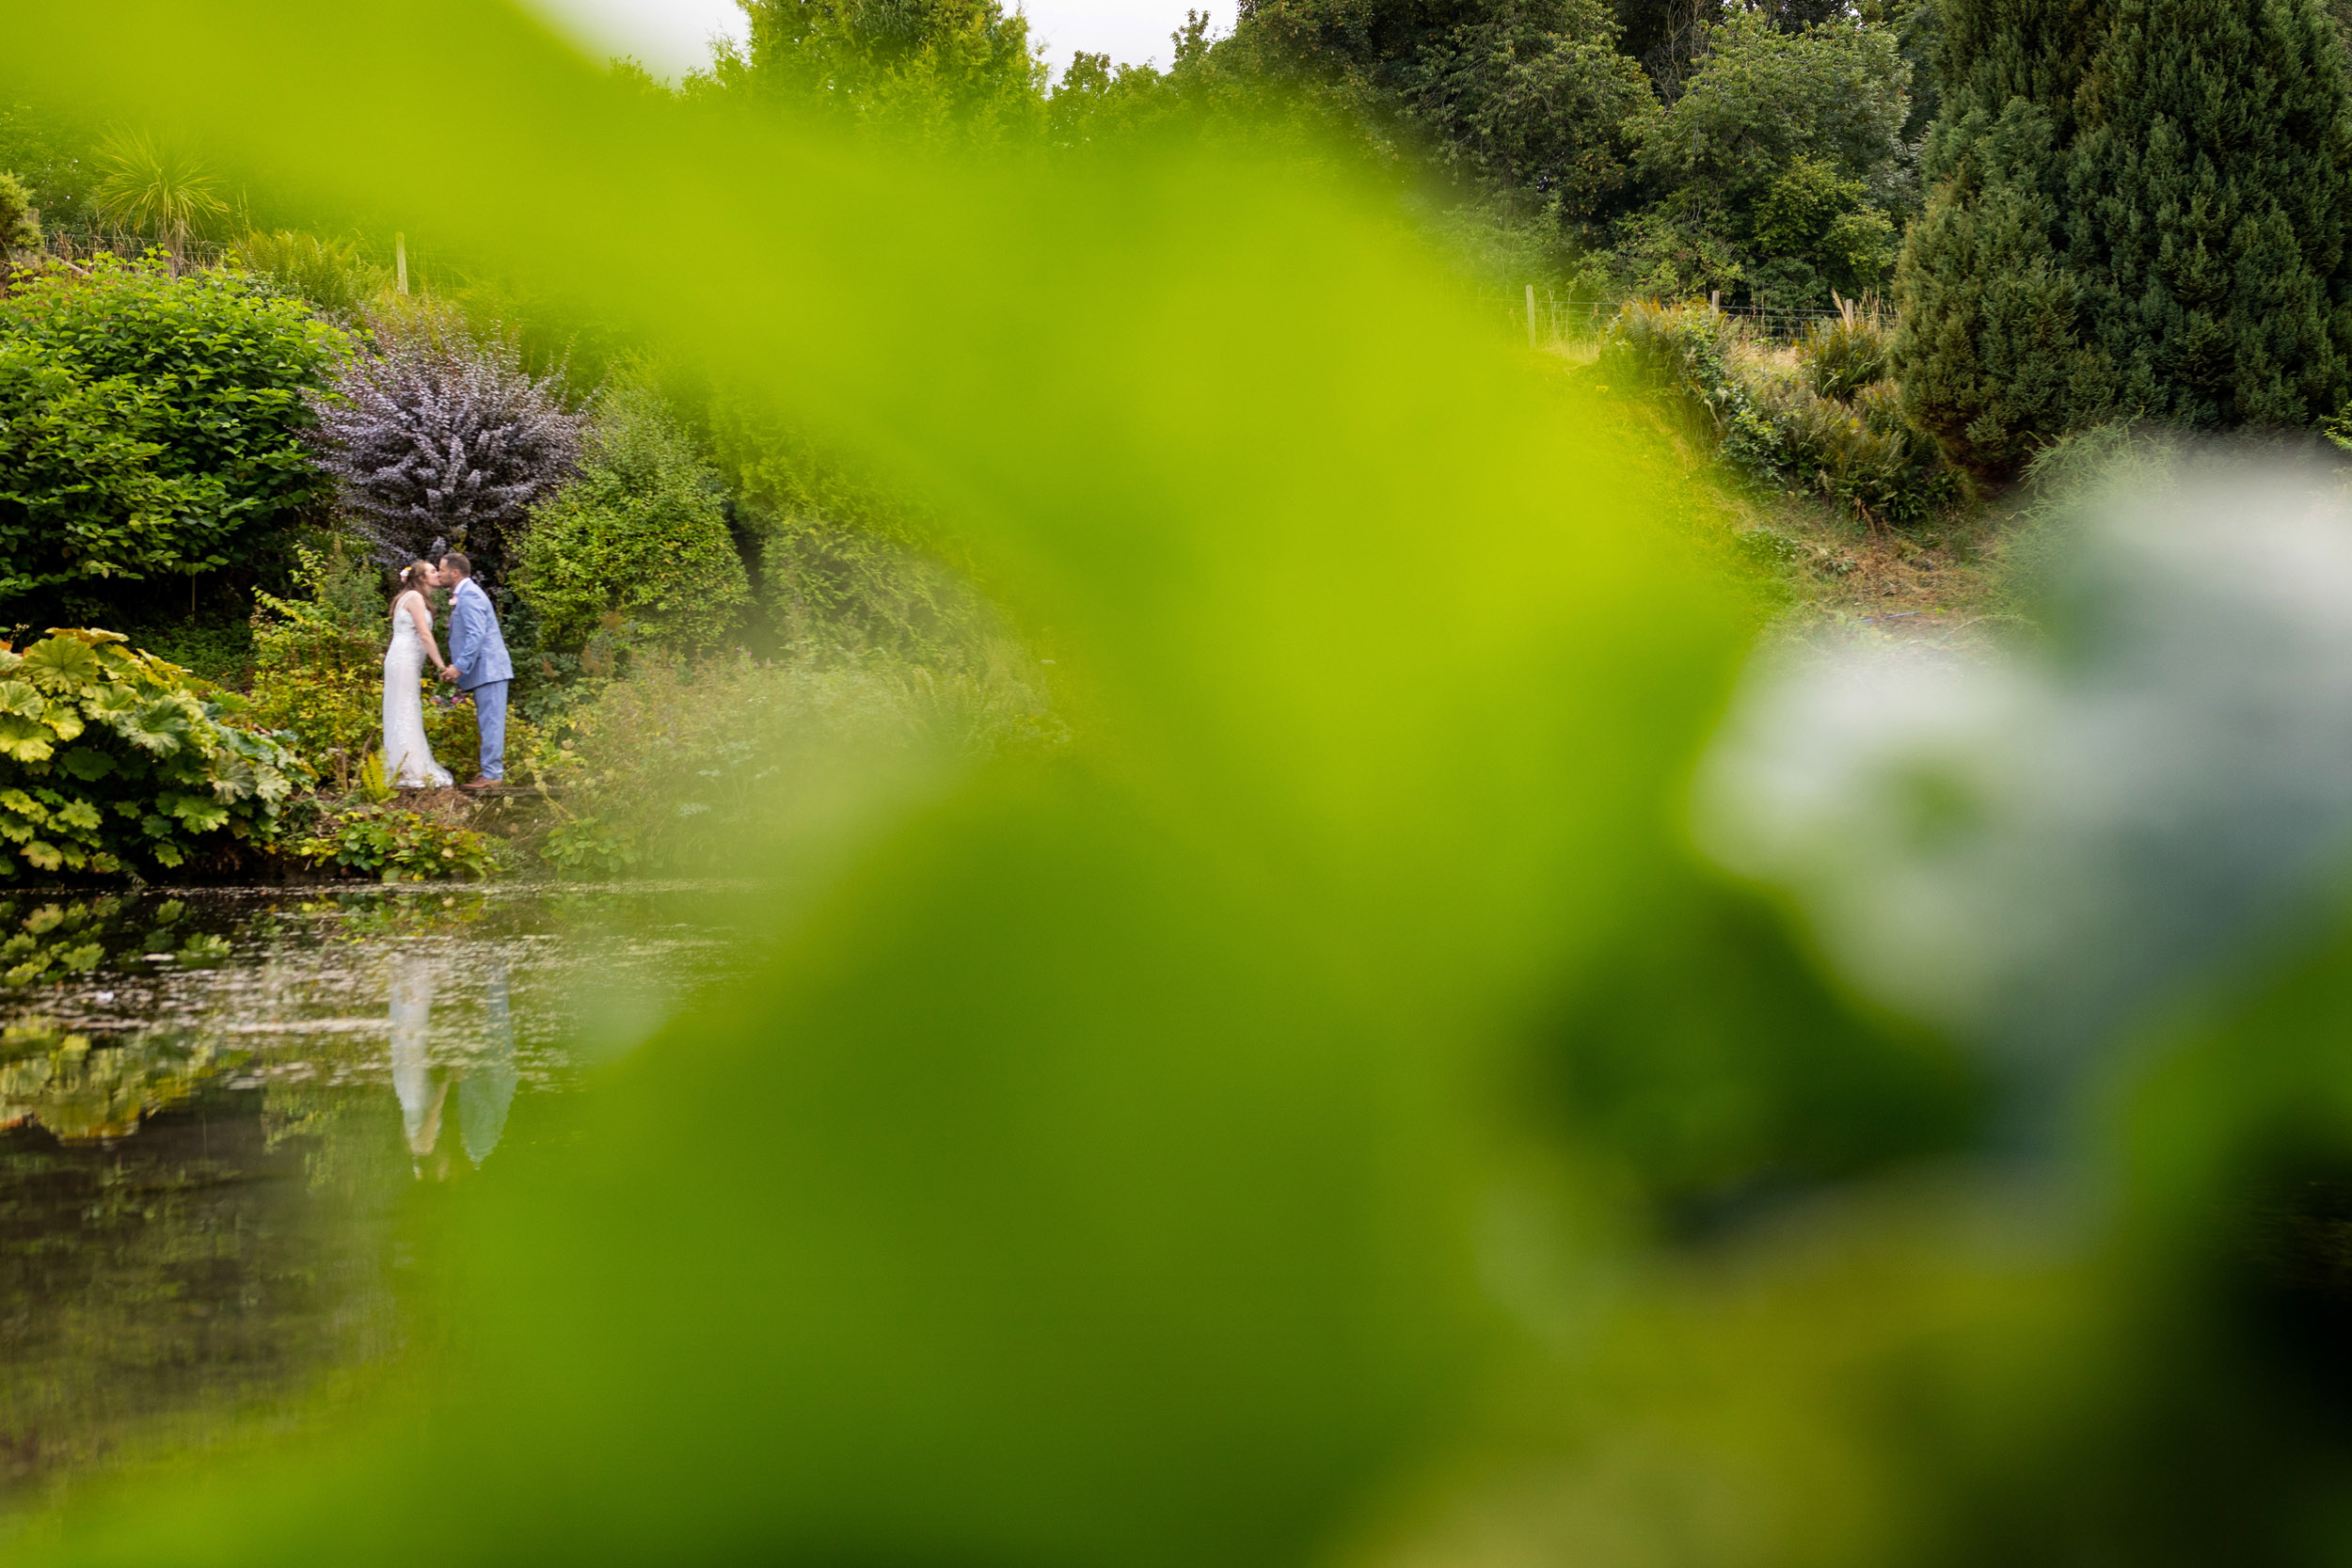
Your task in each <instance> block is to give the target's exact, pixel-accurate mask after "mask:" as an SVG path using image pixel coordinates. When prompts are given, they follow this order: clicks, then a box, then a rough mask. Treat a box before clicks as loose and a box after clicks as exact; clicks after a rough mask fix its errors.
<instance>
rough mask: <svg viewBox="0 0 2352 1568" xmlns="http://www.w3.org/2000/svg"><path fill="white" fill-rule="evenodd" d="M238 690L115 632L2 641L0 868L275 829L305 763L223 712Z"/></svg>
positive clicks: (195, 852)
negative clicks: (222, 694) (9, 644)
mask: <svg viewBox="0 0 2352 1568" xmlns="http://www.w3.org/2000/svg"><path fill="white" fill-rule="evenodd" d="M233 702H234V700H233V699H227V700H222V699H213V698H208V697H207V696H206V695H205V694H204V693H203V691H202V690H201V689H199V685H198V683H196V682H195V681H193V680H191V679H190V678H189V676H188V673H187V672H186V671H184V670H182V669H180V668H179V667H178V666H177V665H172V664H167V663H165V662H164V661H163V660H161V659H157V658H151V657H148V656H146V655H144V654H139V653H135V652H133V651H132V650H131V649H130V648H129V647H127V646H125V645H124V640H123V639H122V638H121V637H120V636H119V635H117V634H116V633H114V632H108V631H58V632H55V633H53V634H51V635H50V636H49V637H47V638H44V639H43V640H42V641H39V642H36V643H34V644H33V645H32V646H31V647H29V648H27V649H25V650H24V652H23V653H21V654H20V653H15V652H12V651H0V845H4V847H0V878H6V879H13V878H16V877H18V876H21V875H23V874H24V871H25V870H26V869H29V870H31V871H33V872H39V873H56V872H59V871H72V872H95V873H99V874H102V875H115V874H119V873H123V872H131V873H144V872H151V871H154V870H157V869H163V870H169V869H172V868H174V867H177V866H181V865H183V864H185V863H187V862H188V861H189V860H190V859H192V858H194V857H196V856H199V855H202V854H205V853H207V852H208V851H216V850H218V849H221V848H225V847H230V846H234V845H253V846H257V847H259V846H267V845H269V844H270V843H272V842H273V841H274V840H275V839H276V838H277V836H278V829H279V808H280V807H281V806H282V805H283V804H284V803H285V801H286V799H287V797H288V796H290V795H291V794H292V793H293V792H294V784H295V781H296V779H297V778H298V777H300V776H301V775H302V773H303V772H304V769H303V768H302V765H301V763H300V762H299V761H298V760H297V759H296V758H295V756H294V753H293V752H290V751H288V750H287V749H286V747H285V746H284V745H282V744H280V742H279V741H278V739H277V738H275V737H273V736H264V735H258V734H255V733H252V732H251V731H249V730H246V729H244V728H240V727H238V726H236V725H233V724H230V723H228V722H225V720H226V719H227V718H228V717H230V708H231V705H232V703H233ZM20 861H21V862H22V865H20V863H19V862H20Z"/></svg>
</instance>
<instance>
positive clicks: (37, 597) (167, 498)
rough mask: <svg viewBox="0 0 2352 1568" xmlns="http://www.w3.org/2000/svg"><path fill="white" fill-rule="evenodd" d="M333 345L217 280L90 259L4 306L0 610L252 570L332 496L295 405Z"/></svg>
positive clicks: (300, 404)
mask: <svg viewBox="0 0 2352 1568" xmlns="http://www.w3.org/2000/svg"><path fill="white" fill-rule="evenodd" d="M344 342H345V340H344V338H343V335H342V333H341V332H339V331H338V330H336V329H335V328H334V327H331V326H328V325H325V324H323V323H320V322H317V321H314V320H313V319H311V317H310V314H309V312H308V311H306V310H305V309H303V307H302V306H301V305H300V304H299V303H298V302H296V301H294V300H288V299H281V298H278V297H276V296H275V295H274V294H272V293H268V292H266V291H264V290H262V289H261V288H259V287H257V286H256V285H255V284H254V283H253V282H252V281H251V280H249V279H247V278H246V277H243V276H241V275H239V274H235V273H230V272H207V273H199V274H193V275H190V276H187V277H172V276H171V274H170V271H169V269H168V268H167V267H165V266H162V265H151V264H145V263H127V262H117V261H113V260H112V259H111V258H103V257H102V258H101V259H100V260H99V261H97V262H95V263H94V264H93V266H92V269H91V273H90V276H89V277H87V278H76V277H72V275H70V274H65V273H57V272H51V273H42V274H39V275H36V276H34V277H32V278H31V279H30V281H29V282H28V283H27V284H26V285H25V286H24V288H22V289H20V290H19V291H18V292H17V293H14V294H12V295H10V296H8V298H6V299H0V606H8V605H14V604H21V603H24V601H32V602H33V604H35V605H36V606H38V607H40V608H41V609H42V610H47V609H49V608H50V607H56V606H61V607H67V608H80V607H87V606H101V605H103V606H107V607H112V606H114V605H116V604H118V603H119V602H120V601H121V600H122V599H123V597H124V593H125V591H124V587H123V585H124V584H126V583H130V582H139V581H145V580H150V579H155V578H171V577H175V576H181V577H185V576H194V575H197V574H200V573H204V572H211V571H215V570H218V569H219V568H221V567H223V566H226V565H228V564H230V562H239V561H242V562H252V561H255V560H258V559H260V558H261V557H262V556H263V555H264V554H266V552H268V551H269V550H270V549H272V548H273V547H274V546H276V545H277V543H278V540H279V539H280V538H282V536H283V535H284V533H285V532H286V531H287V530H289V529H291V528H292V527H294V525H295V524H296V523H297V522H299V521H300V520H301V519H302V518H304V517H305V516H306V515H310V513H311V512H312V511H313V510H314V509H315V508H316V507H318V506H319V505H321V504H323V503H324V502H325V501H326V499H328V498H329V497H330V496H331V494H332V488H331V486H330V484H329V483H328V482H327V481H326V478H325V477H324V476H323V475H322V474H321V473H320V471H319V470H318V468H317V467H316V466H315V465H314V464H313V463H312V461H311V458H310V451H309V450H308V448H307V447H306V446H305V443H304V436H305V434H306V433H307V432H308V431H309V429H310V424H311V415H310V405H309V404H308V403H307V401H306V399H305V394H306V393H307V392H309V391H310V390H311V389H313V388H317V387H319V386H321V385H323V380H324V373H325V371H326V367H327V366H328V364H329V363H330V362H331V361H332V360H333V359H334V358H335V357H336V356H338V355H339V354H340V353H341V352H342V349H343V346H344Z"/></svg>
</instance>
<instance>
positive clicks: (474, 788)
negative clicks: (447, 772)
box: [457, 776, 506, 795]
mask: <svg viewBox="0 0 2352 1568" xmlns="http://www.w3.org/2000/svg"><path fill="white" fill-rule="evenodd" d="M505 782H506V781H505V780H504V779H485V778H481V777H478V776H477V777H475V778H470V779H468V780H467V781H466V782H465V783H464V784H459V785H458V786H457V787H458V788H460V789H462V790H464V791H465V792H466V793H467V794H469V795H479V794H481V793H482V792H483V791H484V790H485V789H496V788H497V787H498V786H499V785H501V784H504V783H505Z"/></svg>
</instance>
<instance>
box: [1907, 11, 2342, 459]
mask: <svg viewBox="0 0 2352 1568" xmlns="http://www.w3.org/2000/svg"><path fill="white" fill-rule="evenodd" d="M1946 18H1947V33H1946V38H1945V42H1944V56H1943V59H1942V62H1941V65H1942V71H1941V76H1942V81H1943V86H1944V91H1945V95H1946V96H1945V101H1944V106H1943V107H1944V113H1943V116H1942V118H1941V119H1940V120H1939V121H1938V123H1937V125H1936V127H1935V130H1934V132H1933V133H1932V135H1931V138H1930V144H1929V150H1928V159H1927V173H1928V177H1929V179H1930V180H1931V182H1932V185H1931V194H1930V198H1929V201H1928V209H1927V212H1926V213H1925V214H1923V215H1922V217H1921V218H1920V220H1919V222H1918V223H1917V224H1916V225H1915V227H1914V230H1913V232H1912V234H1911V237H1910V240H1909V242H1908V243H1907V244H1906V245H1905V247H1904V253H1903V257H1902V261H1901V264H1900V266H1899V270H1898V275H1897V285H1896V286H1897V292H1898V294H1899V298H1900V301H1901V304H1902V307H1903V316H1904V327H1903V331H1902V334H1901V336H1900V339H1899V343H1898V356H1899V365H1900V368H1901V371H1902V375H1903V387H1904V401H1905V404H1906V406H1907V407H1908V408H1909V409H1910V410H1911V412H1912V415H1913V417H1914V418H1915V420H1918V422H1919V423H1920V424H1921V425H1922V426H1923V427H1924V428H1926V429H1928V430H1930V431H1931V432H1932V433H1933V434H1934V435H1935V436H1936V438H1937V439H1938V440H1939V441H1940V442H1941V443H1942V444H1943V446H1944V447H1945V450H1946V451H1947V453H1949V454H1950V455H1951V456H1952V458H1953V459H1954V460H1955V461H1956V462H1959V463H1960V464H1962V465H1963V466H1964V467H1968V468H1969V469H1971V470H1973V471H1975V472H1977V473H1979V474H1980V475H1984V476H1987V477H1992V478H2003V477H2007V476H2009V475H2010V474H2013V473H2014V472H2015V471H2016V470H2017V468H2018V467H2020V466H2021V465H2022V464H2023V463H2024V461H2025V460H2026V457H2028V456H2029V455H2031V453H2032V451H2033V450H2034V449H2035V448H2036V447H2037V446H2039V445H2041V444H2042V443H2043V442H2046V441H2048V440H2051V439H2053V438H2055V437H2057V436H2061V435H2063V434H2065V433H2066V432H2067V431H2069V430H2073V429H2078V428H2081V427H2082V426H2084V425H2087V424H2090V423H2095V422H2097V421H2098V420H2104V419H2108V418H2112V417H2115V416H2117V415H2119V414H2147V415H2151V416H2153V417H2156V418H2160V419H2165V420H2173V421H2177V422H2181V423H2185V424H2188V425H2192V426H2196V427H2200V428H2222V427H2230V426H2235V425H2243V424H2253V425H2295V424H2306V423H2309V422H2311V421H2312V420H2316V419H2319V418H2322V417H2324V416H2326V415H2328V414H2330V413H2332V412H2334V411H2335V409H2336V407H2337V406H2338V405H2339V404H2341V403H2342V402H2343V401H2344V398H2345V396H2346V395H2347V394H2348V393H2352V309H2348V307H2352V246H2347V224H2346V220H2345V216H2344V205H2345V203H2346V201H2347V200H2352V94H2348V92H2347V85H2346V80H2345V75H2344V65H2343V57H2342V55H2341V52H2340V51H2339V49H2338V47H2337V46H2336V44H2335V42H2334V40H2333V39H2332V37H2331V36H2330V34H2329V31H2328V28H2329V23H2328V16H2327V12H2326V10H2325V9H2324V8H2323V5H2322V3H2321V0H2055V3H2053V0H1951V4H1950V5H1949V6H1948V7H1947V10H1946Z"/></svg>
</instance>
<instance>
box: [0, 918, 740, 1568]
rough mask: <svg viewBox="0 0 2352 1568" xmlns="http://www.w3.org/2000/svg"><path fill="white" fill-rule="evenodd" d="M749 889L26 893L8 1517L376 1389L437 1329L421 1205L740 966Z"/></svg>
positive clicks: (5, 1171) (7, 1386)
mask: <svg viewBox="0 0 2352 1568" xmlns="http://www.w3.org/2000/svg"><path fill="white" fill-rule="evenodd" d="M725 902H726V901H725V900H724V899H723V898H721V897H714V896H713V890H711V889H708V888H706V887H690V886H670V887H662V886H636V887H629V888H626V889H612V888H607V889H581V888H546V887H540V888H528V887H496V888H490V889H467V890H462V891H455V892H452V891H450V890H448V889H445V888H436V889H433V890H431V891H429V892H426V891H407V890H395V889H376V888H369V889H364V890H349V891H347V890H343V889H341V888H337V889H333V890H328V891H320V890H286V889H272V890H265V891H252V892H216V891H207V892H202V893H186V892H183V893H178V894H167V893H162V892H156V893H145V894H141V895H135V896H128V897H112V898H103V899H100V898H90V897H87V896H83V897H79V898H78V899H77V897H76V896H75V895H50V896H41V895H35V896H32V897H25V896H18V897H17V898H15V900H14V901H13V902H12V903H10V902H0V972H7V973H10V974H11V978H12V980H13V983H11V984H9V985H8V986H7V987H5V988H4V989H0V1524H5V1522H6V1518H7V1516H8V1515H10V1514H16V1515H19V1516H21V1515H22V1514H24V1513H25V1512H26V1511H27V1510H30V1509H33V1508H37V1507H40V1506H41V1505H43V1504H46V1503H50V1502H54V1501H56V1500H58V1499H59V1498H61V1497H63V1496H64V1495H65V1494H66V1493H67V1492H68V1491H70V1490H71V1489H72V1487H73V1485H74V1484H75V1483H76V1482H78V1481H84V1480H86V1479H87V1478H89V1477H91V1476H94V1475H98V1474H102V1473H103V1472H105V1471H107V1470H109V1469H114V1468H117V1467H119V1466H121V1465H133V1464H138V1463H141V1462H145V1461H149V1460H152V1459H157V1458H162V1457H167V1456H171V1455H177V1454H182V1453H185V1452H187V1451H190V1450H192V1449H208V1448H212V1447H215V1446H218V1445H220V1444H223V1443H228V1442H233V1441H239V1440H242V1439H244V1438H246V1437H248V1436H250V1435H251V1434H252V1433H256V1432H260V1431H265V1430H268V1429H270V1428H271V1427H273V1426H282V1425H284V1424H285V1423H287V1422H289V1421H294V1420H298V1419H302V1418H306V1413H315V1412H316V1411H317V1410H318V1409H319V1408H320V1407H321V1405H322V1402H324V1401H331V1398H332V1391H333V1389H334V1388H336V1387H337V1386H356V1385H357V1384H358V1383H359V1382H362V1381H364V1379H365V1377H366V1375H367V1370H368V1369H369V1368H370V1367H371V1366H372V1365H375V1364H379V1363H381V1362H383V1361H384V1360H385V1359H386V1358H387V1357H388V1356H389V1355H390V1354H392V1353H393V1352H395V1351H396V1350H397V1349H399V1347H400V1346H401V1344H402V1343H403V1342H404V1338H405V1337H406V1336H407V1335H408V1334H410V1333H411V1332H413V1331H414V1328H415V1315H414V1314H413V1313H411V1312H410V1311H409V1310H408V1309H407V1304H406V1303H405V1301H404V1295H403V1283H404V1278H405V1276H406V1275H409V1274H412V1273H413V1272H414V1269H415V1248H416V1244H417V1243H416V1240H415V1231H416V1227H415V1225H414V1220H415V1218H416V1216H417V1214H418V1213H419V1212H421V1211H422V1210H429V1208H430V1207H431V1205H432V1204H433V1203H434V1202H435V1201H437V1199H436V1198H435V1196H434V1195H435V1194H437V1193H440V1192H445V1191H447V1190H448V1189H449V1187H450V1186H451V1185H452V1184H453V1183H463V1182H467V1181H470V1180H480V1179H481V1174H480V1173H481V1172H483V1171H484V1170H485V1168H489V1167H490V1166H491V1165H492V1164H494V1163H495V1162H496V1161H497V1160H498V1158H499V1154H500V1151H501V1148H505V1149H509V1150H511V1149H512V1148H514V1147H516V1142H517V1140H527V1139H529V1138H530V1137H531V1135H532V1133H531V1128H532V1117H531V1115H530V1112H531V1110H532V1103H533V1101H534V1100H535V1099H537V1098H538V1097H544V1096H549V1095H559V1094H562V1093H564V1092H565V1091H566V1090H567V1089H569V1088H571V1087H573V1086H574V1085H577V1084H578V1083H579V1081H580V1076H581V1074H582V1072H583V1071H584V1070H585V1069H588V1068H589V1067H591V1066H593V1065H594V1063H595V1061H596V1059H597V1057H598V1056H599V1055H600V1054H601V1053H617V1052H619V1051H622V1050H625V1049H627V1047H628V1045H629V1044H630V1043H632V1042H633V1041H634V1040H636V1039H638V1038H641V1037H643V1036H644V1033H645V1032H646V1031H647V1030H648V1029H650V1028H651V1027H652V1026H653V1025H654V1024H655V1023H657V1022H659V1021H660V1018H661V1016H662V1015H663V1014H664V1013H666V1012H667V1011H669V1010H670V1009H672V1008H674V1007H675V1006H678V1005H679V1004H680V1003H682V1002H684V1001H686V1000H688V999H690V998H691V996H692V995H693V994H694V993H695V992H696V991H697V990H701V989H702V988H704V987H706V986H707V985H709V984H711V983H713V982H714V981H716V980H719V979H721V978H723V977H724V976H725V975H726V974H729V973H731V972H733V969H734V967H735V964H736V962H737V959H736V958H735V957H734V955H735V953H736V948H735V946H734V944H733V942H732V941H731V933H730V929H729V927H728V926H727V925H726V924H725V921H724V917H723V915H722V914H719V913H717V912H715V911H720V910H723V908H724V906H725ZM4 1533H5V1531H4V1530H0V1534H4Z"/></svg>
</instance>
